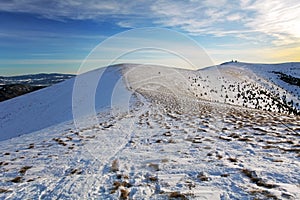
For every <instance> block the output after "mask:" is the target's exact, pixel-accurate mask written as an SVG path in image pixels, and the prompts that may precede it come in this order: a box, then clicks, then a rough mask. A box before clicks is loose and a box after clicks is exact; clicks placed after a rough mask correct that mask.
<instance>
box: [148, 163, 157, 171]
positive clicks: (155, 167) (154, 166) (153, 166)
mask: <svg viewBox="0 0 300 200" xmlns="http://www.w3.org/2000/svg"><path fill="white" fill-rule="evenodd" d="M148 167H150V168H151V169H152V170H154V171H159V165H158V164H155V163H150V164H149V165H148Z"/></svg>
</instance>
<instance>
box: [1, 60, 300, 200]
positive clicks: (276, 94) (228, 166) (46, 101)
mask: <svg viewBox="0 0 300 200" xmlns="http://www.w3.org/2000/svg"><path fill="white" fill-rule="evenodd" d="M299 69H300V65H299V64H298V63H289V64H281V65H257V64H256V65H255V64H246V63H226V64H224V65H220V66H216V67H211V68H207V69H204V70H199V71H188V70H182V69H181V70H179V69H172V68H165V67H159V66H149V65H148V66H140V65H129V64H127V65H118V66H114V67H109V68H108V69H107V70H105V71H106V73H104V75H103V76H104V77H103V79H101V81H102V85H100V86H99V87H98V89H97V90H98V91H97V93H96V98H95V99H96V106H95V107H96V110H97V112H98V116H97V117H98V120H99V121H98V122H97V123H96V124H95V125H93V126H86V127H80V128H79V129H78V128H76V127H75V126H74V123H73V121H72V101H71V100H72V89H73V88H72V87H73V83H74V79H73V80H68V81H66V82H63V83H61V84H58V85H55V86H52V87H50V88H46V89H44V90H42V91H39V92H36V93H33V94H28V95H25V96H23V97H20V98H16V99H12V100H9V101H7V102H3V103H0V113H1V114H0V120H1V123H0V127H1V129H0V130H1V139H2V140H4V141H2V142H0V144H1V145H0V149H1V152H2V154H1V155H0V172H1V176H0V198H4V199H5V198H7V199H39V198H42V199H57V198H61V199H83V198H85V199H93V198H96V199H119V198H120V199H127V198H130V199H141V198H144V199H166V198H171V199H172V198H176V197H177V198H179V199H205V198H206V199H255V198H257V199H299V198H300V192H299V191H300V188H299V181H300V175H299V173H298V171H299V156H300V154H299V153H300V143H299V134H300V118H299V116H297V114H298V112H299V93H300V89H299V85H297V83H298V82H297V80H299V79H298V78H299ZM102 70H104V69H102ZM89 73H92V74H90V75H89ZM89 73H87V74H86V75H85V76H87V77H89V76H93V75H94V74H95V73H99V70H96V71H92V72H89ZM93 73H94V74H93ZM83 76H84V75H83ZM120 78H121V80H122V82H123V86H122V84H121V83H122V82H120ZM87 80H88V79H87ZM116 84H118V85H119V87H118V88H119V89H118V91H119V93H120V94H122V95H124V94H125V93H126V94H127V96H128V95H130V94H131V95H132V97H133V98H131V99H130V103H128V102H123V103H124V106H128V109H129V112H117V113H114V112H113V113H112V112H110V102H111V101H112V96H114V98H116V95H117V94H114V92H113V88H114V85H116ZM106 87H108V88H109V89H108V90H107V92H106V93H105V95H103V93H102V92H101V91H103V90H104V89H105V88H106ZM126 88H128V89H126ZM101 94H102V95H101ZM110 94H113V95H110ZM125 96H126V95H125ZM291 100H292V101H291ZM121 102H122V101H121ZM268 110H269V111H268ZM91 119H92V118H89V117H88V116H86V117H84V118H82V123H83V124H84V123H85V122H86V124H90V123H89V122H90V120H91ZM33 131H36V132H33ZM25 133H28V134H25ZM17 135H21V136H20V137H16V136H17ZM8 138H11V139H8ZM5 139H6V140H5Z"/></svg>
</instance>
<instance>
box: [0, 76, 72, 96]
mask: <svg viewBox="0 0 300 200" xmlns="http://www.w3.org/2000/svg"><path fill="white" fill-rule="evenodd" d="M74 76H75V75H72V74H57V73H53V74H44V73H43V74H29V75H21V76H0V102H1V101H5V100H8V99H11V98H14V97H17V96H20V95H23V94H26V93H30V92H33V91H36V90H39V89H42V88H45V87H48V86H50V85H53V84H56V83H59V82H62V81H65V80H67V79H69V78H72V77H74Z"/></svg>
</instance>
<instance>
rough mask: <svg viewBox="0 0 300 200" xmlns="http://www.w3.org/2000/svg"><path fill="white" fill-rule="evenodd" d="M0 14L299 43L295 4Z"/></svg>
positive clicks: (249, 1) (38, 6)
mask: <svg viewBox="0 0 300 200" xmlns="http://www.w3.org/2000/svg"><path fill="white" fill-rule="evenodd" d="M0 11H6V12H23V13H33V14H37V15H39V16H42V17H44V18H50V19H55V20H65V19H75V20H78V19H79V20H83V19H92V20H96V21H102V20H107V19H108V20H111V19H112V20H111V21H113V22H114V23H116V24H117V25H119V26H120V27H125V28H133V27H144V26H151V25H158V26H163V27H170V28H178V29H179V30H183V31H185V32H187V33H189V34H191V35H203V34H211V35H215V36H225V35H231V36H235V37H239V36H242V37H244V38H246V37H250V38H251V37H253V35H252V36H251V34H252V33H253V32H255V33H261V34H263V35H267V36H270V37H272V38H273V44H274V45H286V44H292V43H294V42H295V41H299V40H300V39H299V38H300V2H299V0H232V1H227V0H215V1H211V0H205V1H198V0H190V1H175V0H156V1H146V0H141V1H125V0H124V1H117V0H110V1H109V0H102V1H97V0H90V1H85V0H65V1H60V0H51V1H50V0H49V1H47V0H44V1H37V0H12V1H1V2H0Z"/></svg>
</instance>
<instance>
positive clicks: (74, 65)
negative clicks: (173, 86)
mask: <svg viewBox="0 0 300 200" xmlns="http://www.w3.org/2000/svg"><path fill="white" fill-rule="evenodd" d="M145 27H152V28H162V29H168V30H172V31H175V32H178V33H180V34H183V35H184V37H187V38H189V39H190V40H192V41H194V42H196V43H197V44H198V45H199V46H201V48H203V50H204V51H205V52H206V53H207V55H208V56H209V58H210V59H211V60H212V63H213V64H220V63H222V62H226V61H229V60H238V61H243V62H252V63H281V62H297V61H298V62H300V1H299V0H214V1H211V0H202V1H197V0H190V1H187V0H186V1H184V0H182V1H173V0H153V1H146V0H140V1H127V0H123V1H114V0H109V1H106V0H101V1H96V0H90V1H85V0H65V1H60V0H1V1H0V76H1V75H16V74H29V73H40V72H49V73H50V72H60V73H78V70H79V68H80V66H81V65H82V62H83V61H84V60H85V59H86V58H87V56H89V55H90V54H91V52H92V51H93V49H94V48H95V47H97V46H98V47H99V45H100V46H101V44H102V43H103V42H104V43H105V42H106V41H107V40H109V39H111V38H116V37H123V36H124V38H125V36H126V38H127V41H131V42H133V43H141V45H142V44H143V45H145V47H151V44H153V43H157V44H161V43H168V42H169V43H170V44H172V46H173V49H174V51H175V52H176V51H177V50H178V49H189V48H190V46H189V44H187V43H185V42H183V41H181V40H180V39H178V38H177V40H176V39H174V38H176V36H175V37H174V38H173V39H172V37H173V36H174V34H171V35H170V36H169V37H166V36H162V37H161V36H160V35H163V34H159V33H158V34H155V35H154V34H152V36H151V37H152V38H150V39H148V43H147V44H145V38H146V36H145V37H144V35H143V33H142V32H139V31H132V30H135V29H140V28H145ZM126 31H127V32H128V31H129V32H130V33H131V34H130V35H128V34H127V35H126V34H125V35H122V33H124V32H125V33H126ZM137 33H139V35H138V34H137ZM141 34H142V35H141ZM175 35H176V34H175ZM124 38H123V40H118V41H119V43H117V42H112V43H113V44H111V45H108V46H105V45H102V46H101V48H102V51H101V52H105V53H103V54H102V55H101V56H99V58H98V61H97V62H95V63H94V66H91V69H92V68H95V67H101V66H102V65H104V64H106V63H107V60H109V59H110V58H111V57H110V53H115V51H116V50H120V49H124V50H128V51H130V49H129V47H130V45H131V44H130V43H129V42H126V41H125V40H124ZM128 38H129V39H128ZM132 39H134V40H132ZM110 41H112V40H110ZM105 48H106V49H105ZM190 52H191V51H190ZM168 53H170V52H167V53H166V52H161V51H155V52H154V51H153V49H152V50H150V51H146V50H145V49H144V50H142V51H140V52H136V53H130V55H129V56H127V57H126V56H123V59H119V60H117V61H116V60H114V63H118V62H136V63H139V62H155V61H154V60H156V61H157V62H158V63H159V62H160V61H161V60H162V59H164V60H168V62H170V63H173V64H174V63H180V62H179V61H178V58H177V59H175V57H176V56H175V57H174V56H170V55H169V54H168ZM191 54H193V55H195V54H196V52H191ZM101 59H106V61H105V62H101ZM199 59H200V58H199Z"/></svg>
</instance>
